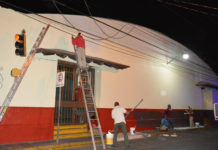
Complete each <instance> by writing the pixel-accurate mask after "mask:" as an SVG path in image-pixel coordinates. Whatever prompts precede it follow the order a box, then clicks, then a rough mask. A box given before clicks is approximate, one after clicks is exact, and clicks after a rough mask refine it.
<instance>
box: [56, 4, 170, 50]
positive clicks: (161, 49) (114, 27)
mask: <svg viewBox="0 0 218 150" xmlns="http://www.w3.org/2000/svg"><path fill="white" fill-rule="evenodd" d="M56 3H58V4H60V5H62V6H64V7H66V8H68V9H71V10H72V9H73V8H71V7H69V6H66V5H64V4H63V3H60V2H59V1H57V0H56ZM73 10H75V9H73ZM77 12H79V13H80V14H81V12H80V11H78V10H77ZM82 15H85V14H84V13H82ZM90 18H92V19H94V20H96V21H98V22H100V23H102V24H104V25H106V26H108V27H110V28H112V29H114V30H117V31H120V32H121V33H124V34H127V35H128V36H130V37H132V38H134V39H136V40H138V41H141V42H144V43H146V44H149V45H151V46H153V47H156V48H158V49H160V50H162V51H164V52H166V53H169V52H168V51H167V50H165V49H163V48H161V47H158V46H156V45H154V44H152V43H149V42H148V41H145V40H143V39H140V38H138V37H136V36H134V35H131V34H129V33H126V32H124V31H122V30H119V29H117V28H115V27H113V26H111V25H109V24H106V23H104V22H103V21H100V20H98V19H96V18H93V17H90Z"/></svg>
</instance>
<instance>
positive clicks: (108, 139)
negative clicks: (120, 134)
mask: <svg viewBox="0 0 218 150" xmlns="http://www.w3.org/2000/svg"><path fill="white" fill-rule="evenodd" d="M113 137H114V135H113V134H112V133H110V132H108V134H106V143H107V145H112V144H113Z"/></svg>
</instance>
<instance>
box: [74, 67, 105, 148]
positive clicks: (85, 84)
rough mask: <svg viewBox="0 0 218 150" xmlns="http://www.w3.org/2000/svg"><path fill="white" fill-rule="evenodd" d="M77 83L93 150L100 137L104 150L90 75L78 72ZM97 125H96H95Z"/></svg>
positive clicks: (85, 72) (86, 72)
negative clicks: (81, 96) (81, 95)
mask: <svg viewBox="0 0 218 150" xmlns="http://www.w3.org/2000/svg"><path fill="white" fill-rule="evenodd" d="M78 75H79V79H80V80H79V83H80V86H81V87H82V94H83V100H84V104H85V109H86V115H87V119H88V123H89V128H90V133H91V137H92V145H93V149H94V150H96V138H98V137H99V136H100V138H101V144H102V146H103V149H104V150H105V149H106V146H105V141H104V138H103V133H102V130H101V124H100V121H99V117H98V112H97V109H96V104H95V100H94V94H93V90H92V84H91V80H90V75H89V72H88V71H82V72H80V71H79V74H78ZM96 123H97V124H96Z"/></svg>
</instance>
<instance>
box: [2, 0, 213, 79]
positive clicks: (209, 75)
mask: <svg viewBox="0 0 218 150" xmlns="http://www.w3.org/2000/svg"><path fill="white" fill-rule="evenodd" d="M0 1H2V0H0ZM10 5H11V4H10ZM19 8H20V7H19ZM22 9H23V8H22ZM23 10H25V9H23ZM25 11H28V10H25ZM28 12H30V11H28ZM31 13H33V12H31ZM21 14H22V15H25V14H23V13H21ZM34 14H35V13H34ZM35 15H36V16H39V17H43V18H46V19H49V20H50V21H51V20H52V19H50V18H47V17H44V16H41V15H38V14H35ZM25 16H26V17H30V16H28V15H25ZM30 18H31V19H34V20H37V21H39V22H41V23H43V24H47V23H44V22H42V21H41V20H38V19H35V18H32V17H30ZM52 21H54V22H56V23H57V22H58V21H56V20H52ZM58 23H60V22H58ZM60 24H62V25H65V26H67V27H69V26H68V25H66V24H63V23H60ZM51 26H52V25H51ZM52 27H54V28H55V29H57V30H60V31H63V32H65V33H68V34H70V35H72V34H71V33H69V32H66V31H64V30H61V29H59V28H57V27H55V26H52ZM70 28H71V27H70ZM90 42H91V43H94V44H97V43H95V42H93V41H90ZM97 45H99V44H97ZM101 46H102V45H101ZM116 51H118V52H120V53H123V52H121V51H119V50H116ZM141 53H142V54H143V55H145V56H146V55H147V56H149V57H153V58H155V59H157V60H162V59H160V58H157V57H154V56H151V55H148V54H145V53H143V52H141ZM123 54H124V53H123ZM126 54H127V53H126ZM127 55H131V54H127ZM131 56H133V57H138V58H142V59H145V57H141V55H139V56H140V57H139V56H135V55H131ZM149 61H151V60H149ZM152 62H154V61H152ZM181 67H182V66H181ZM182 68H183V69H184V70H186V69H187V68H185V67H182ZM184 70H183V71H184ZM192 71H193V72H198V71H196V70H192ZM198 73H200V74H202V75H206V76H208V77H211V74H204V73H202V72H198Z"/></svg>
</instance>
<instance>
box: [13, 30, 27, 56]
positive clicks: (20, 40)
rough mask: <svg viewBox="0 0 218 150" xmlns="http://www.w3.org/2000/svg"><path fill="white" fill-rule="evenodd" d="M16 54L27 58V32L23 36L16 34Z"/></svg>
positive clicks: (23, 32)
mask: <svg viewBox="0 0 218 150" xmlns="http://www.w3.org/2000/svg"><path fill="white" fill-rule="evenodd" d="M15 41H16V42H15V47H16V50H15V54H16V55H20V56H26V35H25V30H23V31H22V34H15Z"/></svg>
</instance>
